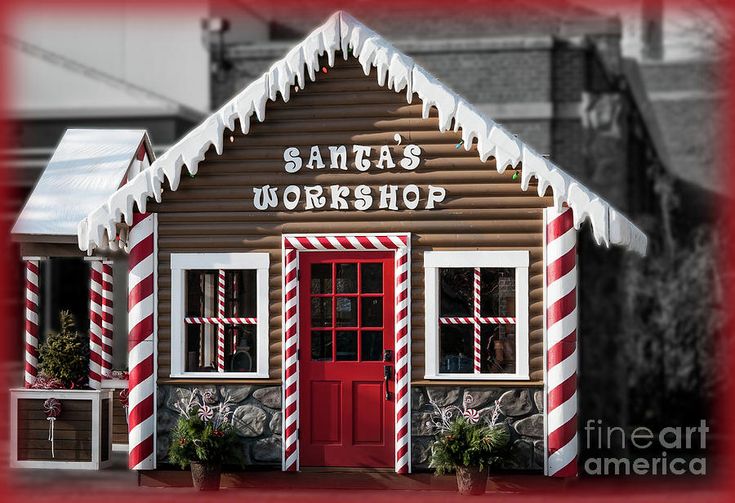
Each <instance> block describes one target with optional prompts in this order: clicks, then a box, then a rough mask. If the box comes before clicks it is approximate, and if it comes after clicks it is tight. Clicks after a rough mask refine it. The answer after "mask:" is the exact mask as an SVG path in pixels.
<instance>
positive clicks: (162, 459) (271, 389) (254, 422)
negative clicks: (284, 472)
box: [156, 384, 281, 467]
mask: <svg viewBox="0 0 735 503" xmlns="http://www.w3.org/2000/svg"><path fill="white" fill-rule="evenodd" d="M193 388H197V389H199V391H201V392H202V393H203V392H205V391H211V392H212V393H213V394H214V396H215V399H216V400H217V401H218V402H221V401H222V400H223V397H224V396H225V394H229V396H230V398H231V399H232V402H233V410H234V425H235V428H236V429H237V433H238V436H239V437H240V439H241V440H242V448H243V455H244V459H245V462H246V464H248V465H278V466H279V467H280V465H281V387H280V386H250V385H239V384H238V385H222V386H214V385H208V386H159V387H158V418H157V419H158V420H157V428H158V435H157V445H156V458H157V460H158V462H159V463H168V448H169V442H170V438H169V435H170V433H171V430H172V429H173V427H174V426H175V425H176V421H177V420H178V417H179V413H178V411H177V410H176V409H175V407H174V404H176V403H177V402H178V401H180V400H182V399H183V400H186V399H188V398H189V396H190V394H191V390H192V389H193Z"/></svg>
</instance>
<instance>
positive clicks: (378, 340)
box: [360, 330, 383, 362]
mask: <svg viewBox="0 0 735 503" xmlns="http://www.w3.org/2000/svg"><path fill="white" fill-rule="evenodd" d="M360 337H361V341H360V358H361V360H362V361H364V362H367V361H370V362H377V361H380V360H382V359H383V332H380V331H375V330H364V331H363V332H362V334H361V336H360Z"/></svg>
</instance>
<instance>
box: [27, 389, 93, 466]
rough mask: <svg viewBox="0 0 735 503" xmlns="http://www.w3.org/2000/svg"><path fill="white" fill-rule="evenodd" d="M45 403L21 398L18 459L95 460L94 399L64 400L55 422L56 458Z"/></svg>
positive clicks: (40, 400)
mask: <svg viewBox="0 0 735 503" xmlns="http://www.w3.org/2000/svg"><path fill="white" fill-rule="evenodd" d="M44 402H45V399H43V400H42V399H20V400H18V459H19V460H43V461H92V401H91V400H62V401H61V407H62V408H61V414H60V415H59V417H58V419H57V420H56V422H55V424H54V454H55V456H53V457H52V456H51V442H50V441H49V439H48V433H49V422H48V420H47V419H46V413H45V412H44V410H43V403H44Z"/></svg>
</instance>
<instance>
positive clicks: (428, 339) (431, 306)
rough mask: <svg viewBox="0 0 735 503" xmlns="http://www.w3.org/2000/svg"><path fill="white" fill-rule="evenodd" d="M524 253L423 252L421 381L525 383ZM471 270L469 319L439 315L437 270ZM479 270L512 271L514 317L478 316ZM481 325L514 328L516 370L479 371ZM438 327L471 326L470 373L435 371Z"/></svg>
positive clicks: (526, 374)
mask: <svg viewBox="0 0 735 503" xmlns="http://www.w3.org/2000/svg"><path fill="white" fill-rule="evenodd" d="M528 265H529V257H528V251H525V250H517V251H516V250H510V251H475V250H472V251H428V252H425V253H424V288H425V293H424V295H425V316H426V326H425V334H424V336H425V347H426V354H425V375H424V378H425V379H435V380H440V379H448V380H452V379H454V380H528V379H529V369H528V365H529V363H528V360H529V358H528V345H529V342H528ZM447 268H464V269H466V268H471V269H473V292H472V316H464V317H460V316H456V317H455V316H445V317H440V316H439V297H440V292H439V270H440V269H447ZM483 268H512V269H514V271H515V284H516V287H515V309H516V314H515V316H514V317H497V316H495V317H492V316H484V317H483V316H481V314H480V296H481V285H480V273H481V270H482V269H483ZM484 324H492V325H515V354H516V368H515V372H512V373H496V372H485V373H483V372H481V368H480V351H481V348H480V337H479V335H480V327H481V325H484ZM441 325H472V326H473V335H474V341H473V371H472V372H471V373H465V372H463V373H446V372H444V373H442V372H439V327H440V326H441Z"/></svg>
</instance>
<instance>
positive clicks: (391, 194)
mask: <svg viewBox="0 0 735 503" xmlns="http://www.w3.org/2000/svg"><path fill="white" fill-rule="evenodd" d="M378 190H379V191H380V206H379V208H380V209H381V210H384V209H386V208H387V209H389V210H393V211H397V210H398V205H397V204H396V200H397V199H398V197H397V196H398V185H381V186H380V187H379V188H378Z"/></svg>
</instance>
